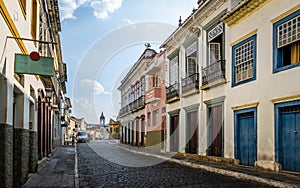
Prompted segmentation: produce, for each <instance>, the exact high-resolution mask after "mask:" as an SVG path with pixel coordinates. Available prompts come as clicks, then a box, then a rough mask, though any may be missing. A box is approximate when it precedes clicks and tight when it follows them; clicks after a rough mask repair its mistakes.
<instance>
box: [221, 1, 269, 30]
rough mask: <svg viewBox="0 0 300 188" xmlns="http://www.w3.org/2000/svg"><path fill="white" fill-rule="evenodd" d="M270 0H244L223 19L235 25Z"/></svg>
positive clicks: (230, 24)
mask: <svg viewBox="0 0 300 188" xmlns="http://www.w3.org/2000/svg"><path fill="white" fill-rule="evenodd" d="M269 1H270V0H244V1H242V2H241V3H240V4H238V5H237V6H236V7H235V8H233V9H232V10H231V11H229V12H228V13H227V14H225V15H224V16H223V17H222V18H221V21H224V22H225V23H226V24H227V25H228V26H230V27H231V26H233V25H235V24H237V23H239V22H241V21H242V20H243V19H245V18H247V17H248V16H250V15H251V14H252V13H254V12H256V11H257V10H258V9H259V8H261V7H262V6H264V5H265V4H267V3H268V2H269Z"/></svg>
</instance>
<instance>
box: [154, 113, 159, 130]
mask: <svg viewBox="0 0 300 188" xmlns="http://www.w3.org/2000/svg"><path fill="white" fill-rule="evenodd" d="M158 124H159V110H158V109H157V110H155V111H153V126H156V125H158Z"/></svg>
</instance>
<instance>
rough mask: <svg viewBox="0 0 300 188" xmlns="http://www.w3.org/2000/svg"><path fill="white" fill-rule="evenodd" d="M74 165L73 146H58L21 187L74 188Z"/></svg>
mask: <svg viewBox="0 0 300 188" xmlns="http://www.w3.org/2000/svg"><path fill="white" fill-rule="evenodd" d="M74 164H75V146H60V147H59V148H58V149H57V151H55V153H54V155H53V156H52V157H50V158H49V159H48V161H47V162H46V164H45V165H44V166H42V167H41V169H40V170H39V171H38V172H37V173H35V174H33V175H32V176H31V177H30V178H29V179H28V180H27V182H26V183H25V184H24V185H23V187H24V188H26V187H74Z"/></svg>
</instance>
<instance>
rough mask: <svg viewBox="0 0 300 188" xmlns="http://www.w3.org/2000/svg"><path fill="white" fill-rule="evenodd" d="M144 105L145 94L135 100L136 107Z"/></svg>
mask: <svg viewBox="0 0 300 188" xmlns="http://www.w3.org/2000/svg"><path fill="white" fill-rule="evenodd" d="M143 106H145V95H142V96H140V98H138V100H137V108H140V107H143Z"/></svg>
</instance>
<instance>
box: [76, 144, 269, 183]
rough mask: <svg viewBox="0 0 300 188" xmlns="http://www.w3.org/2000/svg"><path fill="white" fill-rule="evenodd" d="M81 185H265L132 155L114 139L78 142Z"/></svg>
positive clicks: (149, 157) (153, 158)
mask: <svg viewBox="0 0 300 188" xmlns="http://www.w3.org/2000/svg"><path fill="white" fill-rule="evenodd" d="M77 153H78V174H79V186H80V187H268V186H266V185H264V184H258V183H256V182H250V181H243V180H239V179H235V178H232V177H227V176H222V175H220V174H214V173H211V172H207V171H204V170H200V169H195V168H190V167H186V166H182V165H179V164H176V163H172V162H168V161H162V160H161V159H158V158H155V157H151V156H144V155H139V154H134V153H131V152H129V151H126V150H124V149H122V148H121V147H120V146H119V144H118V143H117V141H91V142H90V143H89V144H86V143H82V144H77Z"/></svg>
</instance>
